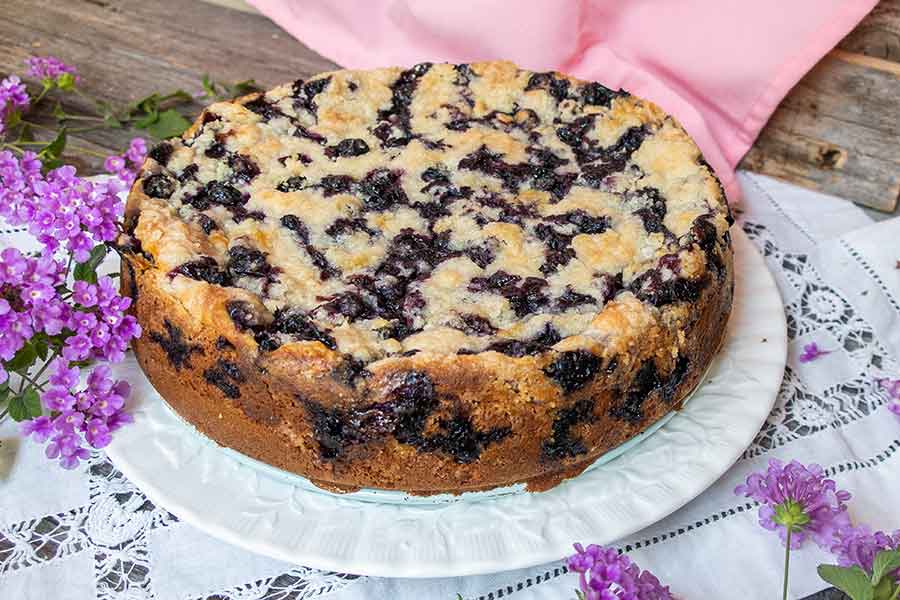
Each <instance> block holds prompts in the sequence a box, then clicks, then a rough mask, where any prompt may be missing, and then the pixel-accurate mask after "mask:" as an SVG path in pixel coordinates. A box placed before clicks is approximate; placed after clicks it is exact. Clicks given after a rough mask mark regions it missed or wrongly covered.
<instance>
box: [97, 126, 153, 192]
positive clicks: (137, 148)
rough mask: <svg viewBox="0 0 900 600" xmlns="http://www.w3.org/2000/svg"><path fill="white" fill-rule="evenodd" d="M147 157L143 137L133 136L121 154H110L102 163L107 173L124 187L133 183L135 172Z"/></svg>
mask: <svg viewBox="0 0 900 600" xmlns="http://www.w3.org/2000/svg"><path fill="white" fill-rule="evenodd" d="M146 158H147V142H145V141H144V140H143V138H133V139H132V140H131V143H129V144H128V149H127V150H126V151H125V152H124V153H123V154H122V155H121V156H110V157H109V158H107V159H106V160H105V161H104V163H103V168H104V169H105V170H106V172H107V173H111V174H113V175H115V176H116V177H117V178H118V179H119V180H121V181H122V183H123V184H124V185H125V187H126V188H128V187H131V184H132V183H134V179H135V177H137V172H138V170H139V169H140V168H141V165H142V164H144V160H146Z"/></svg>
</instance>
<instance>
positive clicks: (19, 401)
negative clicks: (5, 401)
mask: <svg viewBox="0 0 900 600" xmlns="http://www.w3.org/2000/svg"><path fill="white" fill-rule="evenodd" d="M6 410H8V411H9V416H10V417H11V418H12V420H13V421H16V422H18V421H24V420H25V419H27V418H28V408H27V407H26V406H25V400H24V399H23V398H22V396H18V395H16V396H12V397H11V398H10V399H9V405H7V407H6Z"/></svg>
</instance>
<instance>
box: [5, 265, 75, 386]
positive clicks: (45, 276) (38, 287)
mask: <svg viewBox="0 0 900 600" xmlns="http://www.w3.org/2000/svg"><path fill="white" fill-rule="evenodd" d="M65 272H66V268H65V265H64V264H62V263H61V262H60V261H57V260H56V259H54V258H53V257H52V256H49V255H42V256H40V257H37V258H28V257H26V256H24V255H23V254H22V253H21V252H19V251H18V250H17V249H15V248H4V249H3V250H2V251H0V360H4V361H8V360H10V359H11V358H12V357H13V356H15V354H16V352H18V351H19V349H20V348H22V346H24V345H25V342H26V341H27V340H28V339H29V338H31V336H32V335H34V334H35V333H36V332H45V333H47V334H48V335H57V334H59V333H61V332H62V330H63V328H64V327H65V326H66V325H67V324H68V323H69V319H70V317H71V308H70V307H69V305H68V304H66V303H65V302H64V301H63V300H62V299H61V298H60V296H59V294H58V293H57V291H56V286H57V285H59V284H61V283H62V282H63V278H64V276H65ZM7 377H8V375H7V373H6V369H4V368H3V365H2V364H0V383H2V382H4V381H6V379H7Z"/></svg>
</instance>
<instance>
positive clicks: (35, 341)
mask: <svg viewBox="0 0 900 600" xmlns="http://www.w3.org/2000/svg"><path fill="white" fill-rule="evenodd" d="M49 341H50V338H49V337H47V334H46V333H43V332H41V333H36V334H34V335H33V336H32V337H31V345H32V346H34V351H35V352H36V353H37V355H38V357H39V358H40V359H41V360H47V352H48V351H49V349H50V347H49V345H48V342H49Z"/></svg>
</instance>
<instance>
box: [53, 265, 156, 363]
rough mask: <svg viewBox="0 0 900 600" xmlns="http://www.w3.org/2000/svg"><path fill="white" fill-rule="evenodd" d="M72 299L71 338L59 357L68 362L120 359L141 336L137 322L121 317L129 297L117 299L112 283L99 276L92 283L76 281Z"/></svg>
mask: <svg viewBox="0 0 900 600" xmlns="http://www.w3.org/2000/svg"><path fill="white" fill-rule="evenodd" d="M72 299H73V300H74V301H75V302H76V303H77V304H76V308H75V310H73V311H72V317H71V319H70V320H69V329H71V330H72V331H74V332H75V335H73V336H71V337H69V338H67V339H66V343H65V346H64V347H63V350H62V355H63V356H64V357H65V358H67V359H69V360H71V361H80V360H86V359H88V358H102V359H104V360H108V361H112V362H119V361H120V360H122V359H123V358H124V357H125V350H126V349H127V348H128V343H129V342H130V341H131V340H132V339H134V338H136V337H139V336H140V335H141V326H140V325H138V322H137V319H135V318H134V317H133V316H132V315H126V314H125V311H126V310H128V307H129V306H131V298H129V297H127V296H120V295H119V292H118V289H117V288H116V285H115V283H114V282H113V280H112V279H110V278H109V277H106V276H103V277H100V278H99V279H98V281H97V283H96V284H92V283H87V282H84V281H76V282H75V285H74V287H73V290H72Z"/></svg>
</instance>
